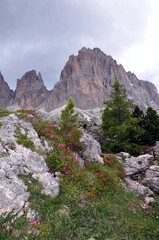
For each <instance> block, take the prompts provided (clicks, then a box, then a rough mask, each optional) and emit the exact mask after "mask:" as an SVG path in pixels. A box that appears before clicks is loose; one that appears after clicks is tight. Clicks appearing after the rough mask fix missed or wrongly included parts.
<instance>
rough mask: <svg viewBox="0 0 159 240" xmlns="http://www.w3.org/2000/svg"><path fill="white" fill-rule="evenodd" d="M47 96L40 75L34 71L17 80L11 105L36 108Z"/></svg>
mask: <svg viewBox="0 0 159 240" xmlns="http://www.w3.org/2000/svg"><path fill="white" fill-rule="evenodd" d="M48 95H49V91H48V90H47V89H46V87H45V86H44V82H43V79H42V76H41V74H40V73H39V74H38V75H37V73H36V71H35V70H32V71H29V72H27V73H25V74H24V76H23V77H22V78H21V79H18V80H17V86H16V91H15V97H14V100H13V104H14V105H17V106H19V107H22V108H37V107H39V105H40V104H41V103H42V102H43V101H44V99H46V98H47V97H48Z"/></svg>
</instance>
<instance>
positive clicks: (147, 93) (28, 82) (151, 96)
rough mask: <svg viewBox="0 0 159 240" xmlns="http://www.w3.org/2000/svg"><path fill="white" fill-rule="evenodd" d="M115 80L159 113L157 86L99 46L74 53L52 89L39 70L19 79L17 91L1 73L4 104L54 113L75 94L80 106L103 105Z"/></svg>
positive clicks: (0, 97)
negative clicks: (130, 69)
mask: <svg viewBox="0 0 159 240" xmlns="http://www.w3.org/2000/svg"><path fill="white" fill-rule="evenodd" d="M115 80H118V81H119V82H120V83H121V84H122V85H124V87H125V89H126V92H127V96H128V98H129V99H132V100H133V101H134V102H135V103H136V104H138V105H139V106H140V107H141V108H142V109H146V108H147V107H148V106H151V107H153V108H154V109H155V110H157V111H158V112H159V94H158V92H157V89H156V87H155V85H154V84H153V83H151V82H148V81H143V80H139V79H138V78H137V77H136V75H135V74H134V73H131V72H126V71H125V70H124V68H123V66H122V65H119V64H117V62H116V61H115V60H114V59H113V58H112V57H111V56H107V55H106V54H105V53H103V52H102V51H101V50H100V49H99V48H94V49H93V50H92V49H87V48H82V49H81V50H80V51H79V52H78V55H77V56H74V55H72V56H70V57H69V60H68V62H67V63H66V65H65V66H64V68H63V70H62V72H61V76H60V80H59V82H57V83H56V84H55V86H54V88H53V90H52V91H48V90H47V89H46V87H45V86H44V82H43V79H42V76H41V74H40V73H39V74H37V73H36V71H35V70H32V71H29V72H27V73H25V74H24V76H23V77H22V78H21V79H18V80H17V86H16V90H15V93H13V91H12V90H10V88H9V86H8V84H7V83H6V82H5V81H4V79H3V76H2V75H1V74H0V107H6V106H10V107H13V108H19V107H21V108H38V109H42V110H44V111H46V112H51V111H52V110H54V109H57V108H60V107H61V106H63V105H64V104H66V102H67V98H68V96H71V97H72V98H73V99H74V101H75V104H76V107H77V108H79V109H83V110H88V109H89V110H93V109H95V108H101V107H103V103H104V101H105V100H107V99H108V98H109V93H110V90H111V87H112V85H113V83H114V81H115ZM11 99H12V101H11Z"/></svg>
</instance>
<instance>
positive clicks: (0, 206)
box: [0, 114, 59, 214]
mask: <svg viewBox="0 0 159 240" xmlns="http://www.w3.org/2000/svg"><path fill="white" fill-rule="evenodd" d="M0 122H1V127H0V214H2V213H11V212H13V213H14V214H17V213H19V212H20V211H21V210H22V209H23V208H25V206H26V205H27V201H28V198H29V192H27V186H26V185H25V184H24V182H23V181H22V180H21V179H20V178H19V176H20V175H21V174H25V175H28V174H29V176H32V178H35V179H37V180H38V181H39V182H40V183H41V184H42V186H43V192H44V193H45V194H49V195H52V196H56V195H58V193H59V179H58V177H54V176H53V175H52V174H51V173H49V172H48V167H47V165H46V163H45V160H44V158H43V156H41V155H39V154H38V153H37V152H33V151H32V150H31V149H29V148H26V147H24V146H23V145H20V144H18V143H17V137H16V136H17V128H18V131H20V132H21V134H24V133H25V134H27V137H28V138H30V139H31V140H32V141H33V142H34V145H35V148H36V149H37V150H45V147H44V146H43V145H42V143H41V141H40V139H39V137H38V134H37V133H36V131H35V130H34V129H33V127H32V125H31V123H28V122H25V121H24V120H20V119H19V118H18V117H17V116H15V115H14V114H12V115H10V116H7V117H1V119H0Z"/></svg>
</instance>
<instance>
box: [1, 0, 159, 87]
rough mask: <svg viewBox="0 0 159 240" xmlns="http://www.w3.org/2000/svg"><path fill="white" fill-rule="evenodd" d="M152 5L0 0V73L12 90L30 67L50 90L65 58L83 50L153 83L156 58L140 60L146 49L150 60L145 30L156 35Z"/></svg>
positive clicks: (147, 1)
mask: <svg viewBox="0 0 159 240" xmlns="http://www.w3.org/2000/svg"><path fill="white" fill-rule="evenodd" d="M154 4H157V0H140V1H139V0H133V1H127V0H94V1H92V0H40V1H39V0H27V1H26V0H1V1H0V29H1V33H0V53H1V57H0V71H1V72H2V74H3V75H4V78H5V80H6V81H7V82H8V83H9V85H10V86H11V87H12V88H15V85H16V79H17V78H21V76H22V75H23V74H24V73H25V72H26V71H28V70H31V69H35V70H37V71H40V72H41V73H42V76H43V79H44V82H45V84H46V85H47V87H48V88H49V89H50V88H52V87H53V85H54V84H55V83H56V82H57V81H58V80H59V76H60V72H61V70H62V68H63V67H64V65H65V63H66V61H67V60H68V57H69V55H71V54H74V55H76V54H77V52H78V50H79V49H81V48H82V47H84V46H85V47H89V48H94V47H99V48H101V50H102V51H103V52H105V53H106V54H110V55H111V56H112V57H113V58H115V59H116V60H117V61H118V62H119V63H121V64H122V65H123V66H124V67H126V70H131V71H134V72H135V73H136V74H137V75H138V73H139V75H140V76H141V77H142V78H144V79H147V80H150V81H151V80H153V79H156V80H155V81H157V77H156V76H157V75H156V74H157V73H158V69H157V67H156V66H157V60H156V62H154V61H145V65H144V61H143V60H144V59H145V51H144V50H145V47H146V48H148V54H150V57H151V58H153V56H155V52H153V53H152V52H151V49H150V45H151V37H150V36H147V35H148V34H149V31H150V30H151V31H152V32H151V34H152V35H153V34H155V32H154V31H153V30H152V28H151V25H152V24H154V22H153V21H155V20H153V19H152V16H154V15H153V14H154V11H155V9H156V8H154V9H153V6H154ZM155 6H156V5H155ZM143 54H144V59H143V57H142V56H141V55H143ZM153 54H154V55H153ZM147 57H148V58H149V56H147ZM151 62H152V64H150V63H151ZM155 64H156V66H155ZM147 65H150V69H149V70H148V68H147ZM145 66H146V67H145ZM140 76H139V77H140ZM151 78H152V79H151Z"/></svg>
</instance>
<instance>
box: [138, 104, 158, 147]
mask: <svg viewBox="0 0 159 240" xmlns="http://www.w3.org/2000/svg"><path fill="white" fill-rule="evenodd" d="M142 127H143V129H144V130H145V134H144V135H143V143H146V144H150V145H152V144H154V143H155V142H156V141H158V140H159V116H158V114H157V112H156V111H155V110H154V109H153V108H151V107H148V108H147V111H146V115H145V116H144V118H143V121H142Z"/></svg>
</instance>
